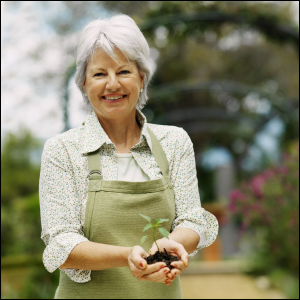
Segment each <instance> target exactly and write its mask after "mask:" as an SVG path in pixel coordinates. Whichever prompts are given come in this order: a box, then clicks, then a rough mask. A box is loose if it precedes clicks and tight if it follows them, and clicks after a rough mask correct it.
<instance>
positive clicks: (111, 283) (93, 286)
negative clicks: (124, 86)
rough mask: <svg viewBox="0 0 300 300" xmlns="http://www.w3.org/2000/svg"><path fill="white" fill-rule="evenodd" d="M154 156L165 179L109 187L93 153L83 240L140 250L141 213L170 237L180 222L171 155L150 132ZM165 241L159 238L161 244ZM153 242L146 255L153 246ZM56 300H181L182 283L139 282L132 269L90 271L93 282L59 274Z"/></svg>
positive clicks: (116, 183)
mask: <svg viewBox="0 0 300 300" xmlns="http://www.w3.org/2000/svg"><path fill="white" fill-rule="evenodd" d="M148 132H149V135H150V137H151V141H152V145H153V147H152V149H153V151H152V153H153V155H154V157H155V159H156V162H157V164H158V166H159V168H160V170H161V172H162V174H163V177H162V178H161V179H156V180H149V181H144V182H129V181H107V180H103V179H102V174H101V165H100V154H99V150H97V151H95V152H93V153H89V155H88V165H89V172H90V178H89V192H88V201H87V207H86V213H85V221H84V234H85V236H86V237H87V238H88V239H89V240H90V241H92V242H96V243H102V244H109V245H116V246H124V247H132V246H135V245H140V241H141V237H142V236H143V235H144V233H143V228H144V227H145V224H146V223H145V222H146V221H145V220H144V219H143V218H142V217H141V216H140V215H139V213H142V214H145V215H147V216H149V217H151V219H152V220H155V219H157V218H164V219H169V221H168V222H166V223H164V227H166V229H167V230H168V231H169V232H170V229H171V225H172V223H173V221H174V218H175V203H174V192H173V187H172V184H171V181H170V178H169V165H168V161H167V158H166V155H165V153H164V151H163V149H162V147H161V145H160V143H159V141H158V140H157V138H156V136H155V135H154V134H153V132H152V131H151V130H150V129H149V128H148ZM161 237H162V236H160V235H157V238H161ZM152 243H153V241H152V239H151V238H149V237H148V239H147V241H146V242H145V243H144V244H143V248H144V249H145V250H146V252H148V251H149V249H150V248H151V246H152ZM160 250H161V251H162V250H163V249H160ZM55 299H182V293H181V286H180V278H179V277H178V276H177V277H176V278H175V280H174V281H173V282H172V284H171V286H167V285H165V284H164V283H155V282H150V281H139V280H138V279H137V278H135V277H133V276H132V274H131V272H130V268H129V267H119V268H111V269H105V270H100V271H91V281H89V282H86V283H77V282H74V281H72V280H71V279H70V278H69V277H68V276H67V275H66V274H65V273H63V272H62V271H61V272H60V280H59V287H58V289H57V291H56V294H55Z"/></svg>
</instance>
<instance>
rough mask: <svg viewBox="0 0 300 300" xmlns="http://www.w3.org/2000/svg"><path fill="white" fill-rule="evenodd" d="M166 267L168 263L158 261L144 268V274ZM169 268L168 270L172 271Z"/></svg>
mask: <svg viewBox="0 0 300 300" xmlns="http://www.w3.org/2000/svg"><path fill="white" fill-rule="evenodd" d="M166 267H167V265H166V264H165V263H164V262H158V263H155V264H151V265H148V266H147V269H146V270H144V274H145V275H148V274H152V273H155V272H158V271H160V270H161V269H163V268H166ZM167 270H168V272H170V269H169V268H167Z"/></svg>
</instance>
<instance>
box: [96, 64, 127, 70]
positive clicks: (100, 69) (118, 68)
mask: <svg viewBox="0 0 300 300" xmlns="http://www.w3.org/2000/svg"><path fill="white" fill-rule="evenodd" d="M124 67H128V68H129V66H128V65H123V66H121V67H119V68H118V70H120V69H122V68H124ZM96 70H102V71H105V69H102V68H95V69H93V71H96Z"/></svg>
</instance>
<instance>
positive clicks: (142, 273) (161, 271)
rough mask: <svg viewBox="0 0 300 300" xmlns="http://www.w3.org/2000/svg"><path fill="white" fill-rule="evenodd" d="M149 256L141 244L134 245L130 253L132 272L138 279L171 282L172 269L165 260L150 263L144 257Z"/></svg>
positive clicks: (129, 263) (129, 259) (129, 260)
mask: <svg viewBox="0 0 300 300" xmlns="http://www.w3.org/2000/svg"><path fill="white" fill-rule="evenodd" d="M147 256H148V254H147V252H146V251H145V250H144V249H143V248H142V247H140V246H134V247H132V248H131V251H130V253H129V255H128V265H129V267H130V271H131V274H132V275H133V276H134V277H136V278H137V279H138V280H141V281H143V280H146V281H153V282H161V283H165V284H167V285H169V284H170V279H169V278H168V275H167V274H168V273H169V272H170V269H169V268H168V267H167V265H166V264H165V263H164V262H157V263H155V264H151V265H148V264H147V261H146V260H145V259H144V258H146V257H147Z"/></svg>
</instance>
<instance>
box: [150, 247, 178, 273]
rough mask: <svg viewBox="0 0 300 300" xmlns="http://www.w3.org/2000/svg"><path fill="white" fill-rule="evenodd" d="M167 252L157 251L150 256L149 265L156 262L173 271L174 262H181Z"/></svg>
mask: <svg viewBox="0 0 300 300" xmlns="http://www.w3.org/2000/svg"><path fill="white" fill-rule="evenodd" d="M164 250H165V252H159V251H156V252H155V253H154V254H153V255H150V256H148V257H147V258H146V261H147V263H148V264H149V265H152V264H154V263H156V262H161V261H162V262H164V263H165V264H166V265H167V267H168V268H169V269H170V270H171V269H173V268H174V267H172V266H171V262H172V261H178V260H180V257H178V256H174V255H171V254H169V253H168V252H167V251H166V249H164Z"/></svg>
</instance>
